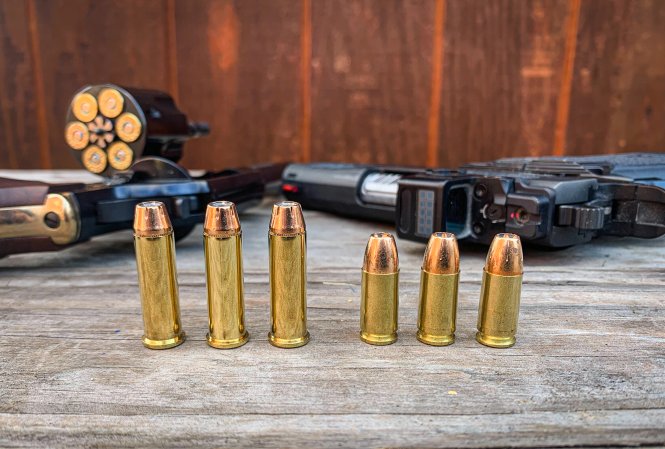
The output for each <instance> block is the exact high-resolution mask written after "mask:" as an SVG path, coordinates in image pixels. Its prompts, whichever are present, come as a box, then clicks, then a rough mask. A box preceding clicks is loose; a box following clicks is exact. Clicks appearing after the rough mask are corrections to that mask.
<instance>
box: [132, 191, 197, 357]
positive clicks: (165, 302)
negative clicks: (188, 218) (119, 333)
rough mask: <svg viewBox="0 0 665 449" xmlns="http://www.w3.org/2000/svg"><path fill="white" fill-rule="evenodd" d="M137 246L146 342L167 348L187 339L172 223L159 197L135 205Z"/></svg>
mask: <svg viewBox="0 0 665 449" xmlns="http://www.w3.org/2000/svg"><path fill="white" fill-rule="evenodd" d="M134 248H135V250H136V268H137V270H138V277H139V290H140V293H141V309H142V310H143V329H144V334H143V345H144V346H145V347H147V348H150V349H167V348H172V347H174V346H178V345H179V344H181V343H182V342H183V341H185V333H184V332H183V330H182V325H181V324H180V304H179V302H178V280H177V277H176V264H175V244H174V239H173V227H172V226H171V220H169V216H168V213H167V212H166V207H165V206H164V204H163V203H160V202H159V201H148V202H145V203H139V204H137V205H136V210H135V214H134Z"/></svg>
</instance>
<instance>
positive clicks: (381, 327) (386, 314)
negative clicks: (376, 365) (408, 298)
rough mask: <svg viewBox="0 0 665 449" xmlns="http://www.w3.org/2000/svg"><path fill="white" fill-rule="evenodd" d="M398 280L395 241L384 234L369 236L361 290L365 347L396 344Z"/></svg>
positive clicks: (362, 337) (362, 331) (361, 333)
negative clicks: (366, 344) (366, 345)
mask: <svg viewBox="0 0 665 449" xmlns="http://www.w3.org/2000/svg"><path fill="white" fill-rule="evenodd" d="M398 280H399V261H398V258H397V245H396V244H395V238H394V237H393V236H392V235H391V234H388V233H385V232H379V233H376V234H372V235H370V237H369V241H368V242H367V247H366V248H365V259H364V262H363V268H362V280H361V286H360V339H361V340H362V341H364V342H365V343H369V344H372V345H389V344H391V343H394V342H395V341H397V308H398Z"/></svg>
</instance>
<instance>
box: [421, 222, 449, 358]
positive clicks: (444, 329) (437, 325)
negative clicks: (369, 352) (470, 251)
mask: <svg viewBox="0 0 665 449" xmlns="http://www.w3.org/2000/svg"><path fill="white" fill-rule="evenodd" d="M458 285H459V249H458V247H457V239H456V238H455V234H451V233H448V232H435V233H434V234H432V235H431V236H430V239H429V242H428V243H427V248H426V249H425V256H424V258H423V266H422V268H421V271H420V302H419V306H418V332H417V333H416V338H418V340H419V341H421V342H423V343H426V344H428V345H433V346H446V345H449V344H452V343H453V342H454V341H455V320H456V315H457V289H458Z"/></svg>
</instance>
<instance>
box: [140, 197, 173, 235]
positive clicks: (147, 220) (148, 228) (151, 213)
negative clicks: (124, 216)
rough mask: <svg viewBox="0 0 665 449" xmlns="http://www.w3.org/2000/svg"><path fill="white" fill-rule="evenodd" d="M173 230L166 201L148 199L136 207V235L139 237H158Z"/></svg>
mask: <svg viewBox="0 0 665 449" xmlns="http://www.w3.org/2000/svg"><path fill="white" fill-rule="evenodd" d="M172 231H173V227H172V226H171V220H170V219H169V214H168V212H167V211H166V206H165V205H164V203H162V202H159V201H146V202H144V203H139V204H137V205H136V209H134V235H135V236H137V237H158V236H161V235H166V234H169V233H170V232H172Z"/></svg>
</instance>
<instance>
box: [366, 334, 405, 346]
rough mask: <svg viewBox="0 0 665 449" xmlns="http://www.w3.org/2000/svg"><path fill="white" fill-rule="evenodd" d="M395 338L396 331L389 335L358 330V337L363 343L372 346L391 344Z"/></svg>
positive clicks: (396, 336)
mask: <svg viewBox="0 0 665 449" xmlns="http://www.w3.org/2000/svg"><path fill="white" fill-rule="evenodd" d="M397 338H398V335H397V332H395V333H393V334H390V335H378V334H370V333H367V332H363V331H360V339H361V340H362V341H364V342H365V343H368V344H370V345H374V346H387V345H391V344H393V343H395V342H396V341H397Z"/></svg>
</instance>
